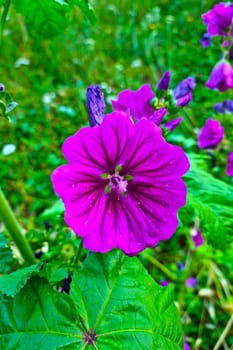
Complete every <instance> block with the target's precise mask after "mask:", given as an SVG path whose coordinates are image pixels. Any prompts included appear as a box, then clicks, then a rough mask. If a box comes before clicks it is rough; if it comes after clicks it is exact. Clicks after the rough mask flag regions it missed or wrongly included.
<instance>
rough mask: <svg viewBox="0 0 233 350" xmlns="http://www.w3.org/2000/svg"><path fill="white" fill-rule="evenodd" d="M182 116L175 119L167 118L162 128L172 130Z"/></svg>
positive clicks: (180, 120)
mask: <svg viewBox="0 0 233 350" xmlns="http://www.w3.org/2000/svg"><path fill="white" fill-rule="evenodd" d="M182 120H183V118H182V117H179V118H176V119H172V120H169V121H168V122H166V123H164V124H163V126H164V128H166V129H168V130H169V131H173V130H174V129H175V128H176V127H177V126H178V125H179V124H180V123H181V122H182Z"/></svg>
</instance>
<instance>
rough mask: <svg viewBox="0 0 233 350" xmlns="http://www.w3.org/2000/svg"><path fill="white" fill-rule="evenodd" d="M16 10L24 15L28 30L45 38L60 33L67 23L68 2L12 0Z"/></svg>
mask: <svg viewBox="0 0 233 350" xmlns="http://www.w3.org/2000/svg"><path fill="white" fill-rule="evenodd" d="M13 4H14V6H15V8H16V11H17V12H19V13H21V14H22V15H23V16H24V17H25V21H26V24H27V27H28V30H29V31H30V32H33V33H37V34H39V35H40V36H44V38H45V39H47V38H50V37H52V36H53V35H55V34H57V33H61V32H62V31H63V30H64V28H65V27H66V25H67V22H66V16H65V14H66V11H67V9H68V4H66V3H65V2H61V1H60V2H58V1H55V0H33V1H31V0H20V1H19V0H13Z"/></svg>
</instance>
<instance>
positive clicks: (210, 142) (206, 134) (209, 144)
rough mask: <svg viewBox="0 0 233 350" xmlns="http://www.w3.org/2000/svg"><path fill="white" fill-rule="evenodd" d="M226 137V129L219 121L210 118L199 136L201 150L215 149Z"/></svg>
mask: <svg viewBox="0 0 233 350" xmlns="http://www.w3.org/2000/svg"><path fill="white" fill-rule="evenodd" d="M223 137H224V128H223V127H222V125H221V123H220V122H219V121H218V120H214V119H211V118H208V119H207V120H206V122H205V125H204V126H203V127H202V129H201V131H200V133H199V135H198V146H199V147H200V148H214V147H216V146H217V145H218V144H219V143H220V142H221V141H222V139H223Z"/></svg>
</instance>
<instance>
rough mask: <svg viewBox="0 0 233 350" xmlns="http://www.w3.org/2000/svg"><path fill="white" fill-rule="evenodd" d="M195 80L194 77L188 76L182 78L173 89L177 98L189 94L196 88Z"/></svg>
mask: <svg viewBox="0 0 233 350" xmlns="http://www.w3.org/2000/svg"><path fill="white" fill-rule="evenodd" d="M195 85H196V83H195V80H194V79H193V78H192V77H187V78H185V79H184V80H182V81H181V82H180V83H179V84H178V85H177V86H176V88H175V89H174V90H173V95H174V98H175V100H179V99H180V98H181V97H185V96H187V95H188V94H189V93H190V92H192V90H193V89H194V88H195Z"/></svg>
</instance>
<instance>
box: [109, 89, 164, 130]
mask: <svg viewBox="0 0 233 350" xmlns="http://www.w3.org/2000/svg"><path fill="white" fill-rule="evenodd" d="M153 97H154V93H153V91H152V89H151V87H150V85H149V84H145V85H143V86H141V87H140V88H139V89H138V90H136V91H133V90H130V89H126V90H124V91H122V92H120V93H119V95H118V99H117V100H116V101H115V100H112V105H113V108H114V110H115V111H125V112H127V113H129V115H130V116H131V117H132V118H133V119H134V120H140V119H144V118H146V119H150V120H152V121H153V122H154V123H155V124H156V125H159V124H160V123H161V121H162V119H163V117H164V116H165V114H166V113H167V111H166V109H165V108H163V107H162V108H159V109H158V110H155V109H154V108H153V107H152V106H151V100H152V98H153Z"/></svg>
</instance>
